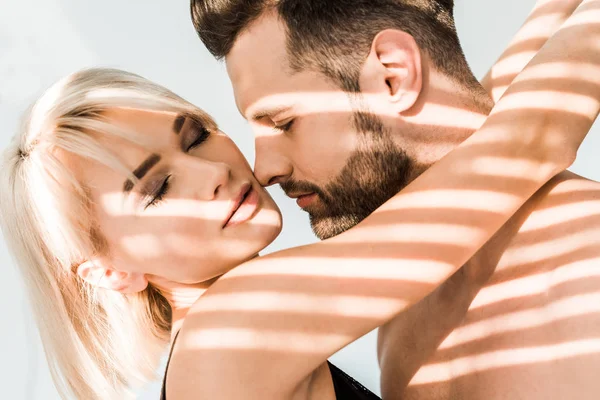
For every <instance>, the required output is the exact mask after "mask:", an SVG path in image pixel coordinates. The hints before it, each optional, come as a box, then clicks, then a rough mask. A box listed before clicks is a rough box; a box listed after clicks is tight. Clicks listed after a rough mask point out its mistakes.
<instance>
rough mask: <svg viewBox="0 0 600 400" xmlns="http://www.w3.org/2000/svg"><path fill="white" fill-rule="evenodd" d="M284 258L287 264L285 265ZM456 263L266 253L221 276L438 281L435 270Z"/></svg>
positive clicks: (437, 271)
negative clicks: (369, 261) (367, 261)
mask: <svg viewBox="0 0 600 400" xmlns="http://www.w3.org/2000/svg"><path fill="white" fill-rule="evenodd" d="M283 259H285V263H286V268H282V266H281V264H282V260H283ZM454 269H455V267H454V266H453V265H449V264H448V263H445V262H441V261H434V260H423V259H410V258H403V259H397V258H389V259H386V258H377V263H373V264H372V265H369V268H368V271H366V270H365V260H364V259H358V258H356V257H355V256H352V257H351V258H345V257H334V256H329V257H293V258H292V257H286V256H285V255H284V256H283V257H277V258H272V257H269V256H266V257H263V258H262V259H261V261H260V264H252V268H238V269H236V270H235V271H234V272H233V273H231V274H230V275H225V276H224V277H222V278H221V279H223V280H226V279H228V278H229V277H232V278H235V277H240V276H257V277H260V276H269V275H274V276H298V277H314V278H318V277H334V278H356V279H385V280H388V281H389V280H399V281H406V282H414V283H425V284H439V278H435V279H434V278H431V274H432V273H433V274H434V275H435V276H436V277H438V276H439V275H438V274H439V272H440V271H444V272H448V271H449V270H450V271H451V270H454Z"/></svg>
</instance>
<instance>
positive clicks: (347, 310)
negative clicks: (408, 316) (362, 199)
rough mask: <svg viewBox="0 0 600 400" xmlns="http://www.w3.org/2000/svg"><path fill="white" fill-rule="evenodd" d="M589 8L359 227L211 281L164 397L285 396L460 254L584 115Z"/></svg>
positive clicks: (532, 179)
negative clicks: (472, 126)
mask: <svg viewBox="0 0 600 400" xmlns="http://www.w3.org/2000/svg"><path fill="white" fill-rule="evenodd" d="M599 8H600V0H584V1H583V3H582V5H581V6H580V7H579V8H578V10H577V11H576V12H575V14H574V15H573V16H572V17H571V19H570V20H569V21H568V22H567V23H566V24H565V25H564V26H563V27H562V28H561V30H560V31H559V32H558V33H557V34H556V35H555V36H554V37H553V38H552V39H551V40H550V41H549V42H548V44H547V46H545V47H544V48H543V49H542V50H541V51H540V52H539V53H538V55H537V56H536V57H535V58H534V60H533V61H532V62H531V63H530V64H529V65H528V66H527V68H526V69H525V70H524V71H523V72H522V73H521V74H520V75H519V76H518V78H517V79H516V80H515V82H514V83H513V84H512V85H511V87H510V88H509V90H508V91H507V92H506V94H505V95H504V97H503V98H502V99H501V100H500V101H499V102H498V104H497V105H496V107H495V108H494V111H493V112H492V114H491V115H490V117H489V118H488V119H487V120H486V123H485V124H484V125H483V126H482V128H481V129H480V130H478V131H477V132H476V133H475V134H474V135H473V136H472V137H470V138H469V139H468V140H466V141H465V142H464V143H463V144H462V145H460V146H459V147H457V148H456V149H455V150H454V151H452V152H451V153H449V154H448V155H447V156H446V157H444V158H443V159H442V160H440V161H439V162H438V163H436V164H435V165H433V166H432V167H431V168H430V169H429V170H427V171H426V172H425V173H424V174H422V175H421V176H420V177H419V178H418V179H416V180H415V181H414V182H412V183H411V184H410V185H409V186H408V187H407V188H406V189H405V190H403V191H402V192H401V193H399V194H397V195H396V196H394V197H393V198H392V199H390V200H389V201H388V202H387V203H385V204H384V205H383V206H382V207H380V208H379V209H378V210H376V211H375V212H374V213H373V214H372V215H371V216H369V217H368V218H367V219H365V220H364V221H363V222H361V223H360V224H359V225H357V226H356V227H354V228H352V229H350V230H348V231H347V232H345V233H343V234H341V235H339V236H337V237H334V238H332V239H329V240H326V241H323V242H320V243H317V244H314V245H310V246H303V247H298V248H293V249H289V250H286V251H282V252H279V253H275V254H272V255H269V256H267V257H262V258H260V259H256V260H254V261H251V262H249V263H246V264H244V265H242V266H240V267H238V268H236V269H234V270H233V271H231V272H230V273H228V274H226V275H225V276H224V277H223V278H221V279H219V281H217V282H216V283H215V284H214V285H213V286H212V287H211V288H210V289H209V290H208V291H207V292H206V294H205V295H204V296H203V297H202V298H201V299H200V300H199V301H198V302H197V303H196V305H195V306H194V308H193V309H192V311H190V314H189V315H188V318H186V322H185V324H184V328H183V330H182V334H181V335H180V338H179V344H180V346H179V350H178V351H176V354H177V358H178V361H177V362H175V363H174V364H173V365H172V368H173V369H172V371H175V370H176V373H177V374H178V377H179V379H178V382H185V384H180V385H178V386H177V387H175V388H173V389H172V391H173V393H174V395H175V394H177V395H179V396H175V398H177V399H186V398H198V397H202V398H213V399H238V398H245V399H253V398H257V399H264V398H273V399H278V398H291V397H292V396H293V394H294V393H298V391H299V390H300V386H299V385H301V384H302V383H304V384H306V385H307V384H308V382H309V380H307V378H308V377H310V376H311V374H312V372H313V371H314V370H315V369H316V368H317V367H318V366H319V365H321V364H322V363H323V362H324V361H325V360H326V359H327V358H328V357H329V356H330V355H332V354H333V353H335V352H336V351H337V350H339V349H340V348H342V347H344V346H346V345H347V344H348V343H351V342H352V341H354V340H355V339H357V338H358V337H360V336H362V335H364V334H365V333H367V332H369V331H370V330H372V329H374V328H375V327H377V326H380V325H382V324H384V323H386V322H387V321H389V320H390V319H391V318H393V317H394V316H396V315H397V314H399V313H400V312H402V311H404V310H406V309H407V307H410V306H411V305H413V304H415V303H416V302H417V301H419V300H421V299H423V298H424V297H425V296H427V295H428V294H429V293H430V292H431V291H433V290H434V289H435V288H436V287H437V286H439V285H440V284H441V283H442V282H443V281H445V280H446V279H447V278H448V277H449V276H450V275H452V274H453V273H454V272H455V271H456V270H457V269H458V268H460V266H462V265H463V264H464V263H465V262H466V261H467V260H469V259H470V258H471V257H472V256H473V255H474V254H475V253H476V252H477V251H478V249H479V248H480V247H481V246H482V245H483V244H484V243H485V242H487V241H488V240H489V239H490V238H491V237H492V236H493V235H494V233H495V232H496V231H497V230H498V229H499V228H500V227H501V226H502V225H503V224H504V223H505V222H506V221H507V220H508V219H509V218H510V217H511V216H512V215H513V214H514V213H515V212H516V211H517V210H518V209H519V208H520V207H521V205H522V204H523V203H525V202H526V201H527V199H528V198H529V197H530V196H531V195H533V194H534V193H535V192H536V191H537V190H538V189H539V188H540V187H541V186H542V185H543V184H544V183H545V182H546V181H548V180H549V179H551V178H552V177H553V176H554V175H555V174H557V173H558V172H560V171H562V170H563V169H565V168H566V167H567V166H568V165H570V163H571V162H572V161H573V160H574V156H575V152H576V149H577V148H578V147H579V145H580V143H581V142H582V140H583V138H584V137H585V135H586V134H587V132H588V131H589V129H590V127H591V125H592V123H593V121H594V120H595V118H596V117H597V115H598V111H599V109H600V56H599V53H598V43H600V24H597V23H594V21H600V14H599V13H600V11H599V10H598V9H599ZM533 105H535V106H533ZM303 388H304V389H306V388H307V387H306V386H303Z"/></svg>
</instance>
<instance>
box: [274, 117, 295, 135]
mask: <svg viewBox="0 0 600 400" xmlns="http://www.w3.org/2000/svg"><path fill="white" fill-rule="evenodd" d="M294 121H295V120H293V119H292V120H290V121H289V122H287V123H285V124H283V125H277V126H275V128H277V129H279V130H280V131H283V132H287V131H289V130H290V129H292V125H293V124H294Z"/></svg>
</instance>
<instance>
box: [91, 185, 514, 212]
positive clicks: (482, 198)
mask: <svg viewBox="0 0 600 400" xmlns="http://www.w3.org/2000/svg"><path fill="white" fill-rule="evenodd" d="M121 196H122V195H121V193H108V194H105V195H103V196H102V197H101V201H102V205H103V207H104V209H105V212H107V213H108V214H109V215H111V216H123V215H124V214H126V212H124V210H122V209H121V208H120V206H119V201H120V199H121ZM442 198H446V199H451V200H452V202H451V203H448V204H440V199H442ZM115 200H116V202H115ZM515 201H519V197H517V196H514V195H511V194H507V193H498V192H492V191H489V190H463V189H461V190H452V189H441V190H422V191H419V192H418V193H406V194H403V196H402V198H397V199H390V201H389V202H388V203H389V205H390V207H398V206H402V207H410V208H412V209H430V208H438V207H444V208H451V209H458V210H464V209H468V210H479V211H489V210H491V209H493V208H495V207H497V206H500V207H502V206H503V205H505V204H513V203H514V202H515ZM115 203H116V204H115ZM169 203H170V204H172V205H173V207H169V208H168V209H166V208H165V207H162V208H159V207H155V208H153V209H152V210H150V209H148V210H147V212H148V213H152V215H157V216H159V215H160V216H189V217H190V218H194V217H193V216H191V215H188V214H189V210H190V208H189V207H198V203H199V202H198V201H196V200H190V199H169ZM388 203H386V204H388ZM201 218H203V219H205V217H201Z"/></svg>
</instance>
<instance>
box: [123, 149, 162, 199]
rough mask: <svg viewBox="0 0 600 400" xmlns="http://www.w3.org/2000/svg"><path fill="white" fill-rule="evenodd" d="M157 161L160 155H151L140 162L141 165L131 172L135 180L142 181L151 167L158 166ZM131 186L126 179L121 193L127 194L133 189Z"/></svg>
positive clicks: (131, 183)
mask: <svg viewBox="0 0 600 400" xmlns="http://www.w3.org/2000/svg"><path fill="white" fill-rule="evenodd" d="M159 161H160V155H158V154H151V155H150V156H148V158H146V159H145V160H144V161H142V163H141V164H140V165H139V166H138V167H137V168H136V169H135V170H134V171H133V175H134V176H135V177H136V178H137V179H142V178H143V177H144V176H145V175H146V174H147V173H148V171H150V170H151V169H152V167H154V166H155V165H156V164H158V162H159ZM133 186H134V183H133V182H132V181H131V179H127V180H126V181H125V183H124V184H123V192H124V193H125V194H128V193H129V192H131V190H132V189H133Z"/></svg>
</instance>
